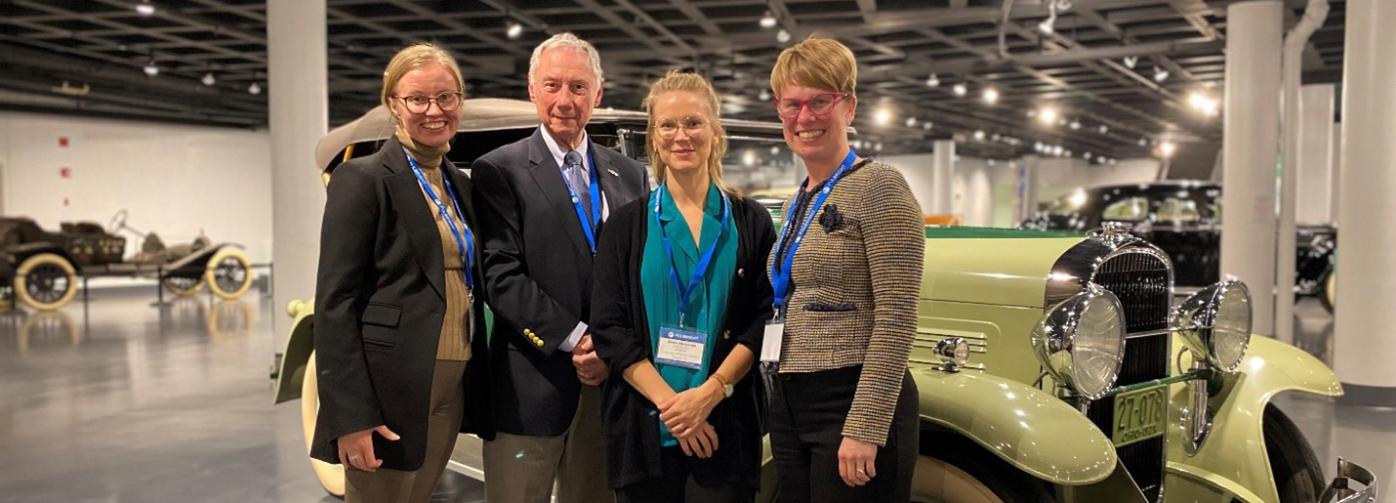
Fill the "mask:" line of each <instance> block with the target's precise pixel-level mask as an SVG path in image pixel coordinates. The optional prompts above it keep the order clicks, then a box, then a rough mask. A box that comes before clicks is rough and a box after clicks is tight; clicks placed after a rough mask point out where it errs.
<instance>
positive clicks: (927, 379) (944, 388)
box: [912, 368, 1117, 486]
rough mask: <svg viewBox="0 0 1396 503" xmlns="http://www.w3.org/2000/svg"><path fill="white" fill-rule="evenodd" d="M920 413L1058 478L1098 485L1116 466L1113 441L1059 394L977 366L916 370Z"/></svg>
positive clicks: (1036, 472)
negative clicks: (975, 369)
mask: <svg viewBox="0 0 1396 503" xmlns="http://www.w3.org/2000/svg"><path fill="white" fill-rule="evenodd" d="M912 377H913V378H914V379H915V380H916V387H917V389H918V391H919V397H920V400H921V402H920V410H921V420H922V421H924V422H928V423H932V424H935V425H939V426H942V427H945V428H948V429H950V430H953V431H955V432H956V433H959V434H960V435H963V436H965V437H966V438H969V439H970V440H973V441H974V442H975V443H977V444H979V445H980V446H982V447H983V448H984V449H986V450H988V451H989V452H992V453H994V455H996V456H998V457H999V458H1002V459H1003V460H1004V461H1005V462H1007V463H1008V464H1010V465H1012V466H1014V467H1016V468H1018V469H1020V470H1023V471H1024V472H1026V473H1028V474H1029V475H1032V476H1034V477H1037V478H1039V479H1042V480H1044V481H1047V482H1050V483H1053V484H1059V485H1067V486H1074V485H1082V484H1092V483H1095V482H1099V481H1101V480H1104V479H1105V478H1106V477H1109V476H1110V474H1111V472H1113V471H1114V470H1115V463H1116V461H1117V460H1116V457H1115V447H1114V445H1113V444H1112V443H1111V442H1110V439H1109V438H1107V437H1106V436H1105V434H1104V433H1101V431H1100V429H1099V428H1096V426H1095V424H1092V423H1091V421H1090V420H1089V419H1087V418H1086V416H1085V415H1083V414H1081V411H1079V410H1076V409H1075V408H1073V407H1072V406H1070V405H1068V404H1067V403H1066V402H1063V401H1062V400H1061V399H1059V398H1057V397H1056V396H1055V395H1053V394H1051V393H1049V392H1046V391H1042V390H1039V389H1037V388H1034V387H1031V386H1028V385H1025V384H1023V383H1020V382H1017V381H1011V380H1008V379H1004V378H1001V377H996V376H993V375H988V374H983V373H979V372H978V371H974V370H968V369H966V370H964V371H961V372H953V373H952V372H944V371H940V370H936V369H933V368H917V369H914V370H913V371H912Z"/></svg>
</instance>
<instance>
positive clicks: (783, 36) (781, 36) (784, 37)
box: [776, 28, 790, 44]
mask: <svg viewBox="0 0 1396 503" xmlns="http://www.w3.org/2000/svg"><path fill="white" fill-rule="evenodd" d="M789 41H790V32H788V31H785V28H781V29H780V31H778V32H776V42H780V43H782V44H784V43H786V42H789Z"/></svg>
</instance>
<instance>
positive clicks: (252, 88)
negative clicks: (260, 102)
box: [247, 82, 262, 95]
mask: <svg viewBox="0 0 1396 503" xmlns="http://www.w3.org/2000/svg"><path fill="white" fill-rule="evenodd" d="M247 94H252V95H257V94H262V86H259V85H257V83H256V82H253V83H251V84H249V85H248V86H247Z"/></svg>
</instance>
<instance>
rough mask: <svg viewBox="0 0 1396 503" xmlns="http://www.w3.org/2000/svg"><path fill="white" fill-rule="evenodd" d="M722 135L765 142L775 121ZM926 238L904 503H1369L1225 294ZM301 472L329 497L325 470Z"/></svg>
mask: <svg viewBox="0 0 1396 503" xmlns="http://www.w3.org/2000/svg"><path fill="white" fill-rule="evenodd" d="M385 121H386V118H385V116H384V114H383V112H382V110H381V109H380V110H376V111H374V112H370V113H369V114H368V115H367V116H365V117H364V118H362V119H360V120H358V121H356V122H354V123H351V124H349V125H346V126H344V127H343V128H340V129H337V130H335V131H333V132H331V133H330V134H329V135H328V136H326V138H325V139H324V140H323V141H322V142H321V144H320V146H319V150H318V158H319V160H320V166H321V168H322V169H323V170H324V173H325V176H326V177H328V176H330V173H331V171H332V170H333V168H334V166H335V165H337V164H338V162H339V161H341V160H343V159H347V158H350V157H352V156H355V155H363V154H364V153H367V152H372V150H373V148H374V145H373V143H374V142H375V141H377V140H380V139H382V138H384V137H386V136H387V135H388V134H390V133H391V128H390V127H389V126H386V125H385ZM533 124H535V122H534V118H533V109H532V106H531V105H529V104H527V103H524V102H514V101H509V100H489V99H477V100H472V101H471V102H468V103H467V106H466V111H465V117H464V119H463V120H462V121H461V128H460V131H461V132H460V133H459V134H460V135H463V136H471V137H472V138H471V140H470V141H462V142H458V143H459V144H463V145H471V146H472V147H471V148H484V146H482V145H481V144H482V143H484V138H494V139H495V140H497V141H496V142H495V143H492V144H491V145H499V144H502V143H503V142H505V141H512V139H513V138H521V137H523V135H526V134H528V133H529V132H530V129H531V128H532V127H534V126H533ZM643 129H644V116H643V115H640V114H636V113H634V112H617V111H609V110H607V111H603V110H598V111H597V114H596V115H595V116H594V117H593V119H592V125H591V126H589V131H591V132H592V135H593V138H597V139H599V140H600V139H603V138H606V139H610V140H615V141H614V142H611V143H609V144H611V145H615V146H617V147H618V148H620V149H621V151H622V152H624V153H626V154H628V155H632V157H636V156H635V155H634V154H635V152H636V151H635V148H636V146H638V145H642V143H637V141H643V134H644V132H643ZM728 130H729V132H731V133H732V134H733V135H734V136H740V137H746V138H751V139H759V138H763V137H764V138H766V139H767V140H768V141H770V142H772V145H776V142H779V141H780V140H779V138H780V134H779V131H778V129H776V128H775V126H774V125H764V124H760V123H744V122H741V121H732V123H731V124H729V126H728ZM505 131H510V132H512V133H511V134H507V135H506V134H504V132H505ZM476 136H478V137H481V139H476V138H474V137H476ZM602 141H607V140H602ZM485 150H488V149H487V148H486V149H485ZM482 152H483V151H482ZM452 154H453V158H455V157H454V156H455V155H456V154H457V150H456V149H453V151H452ZM475 155H478V153H477V154H475ZM926 239H927V243H926V257H925V273H924V275H923V276H922V277H921V278H919V281H920V284H921V294H920V302H919V305H918V313H917V315H918V318H919V324H918V327H917V334H916V343H915V347H914V349H913V351H912V356H911V358H910V361H909V362H908V365H909V366H910V368H911V369H912V375H913V376H914V378H915V379H916V384H917V387H918V389H919V391H920V410H921V448H920V451H921V456H920V458H919V459H918V462H917V467H916V475H915V481H914V485H913V493H914V497H913V499H914V500H915V501H929V502H947V503H960V502H971V503H979V502H994V503H1014V502H1063V503H1065V502H1082V503H1094V502H1110V503H1115V502H1120V503H1135V502H1140V503H1143V502H1149V503H1153V502H1158V501H1166V502H1215V503H1232V502H1244V503H1274V502H1280V503H1308V502H1314V501H1324V502H1325V503H1326V502H1332V501H1340V502H1344V503H1347V502H1371V501H1375V497H1376V481H1375V480H1373V478H1372V476H1371V474H1370V473H1368V472H1367V471H1366V470H1364V469H1362V468H1361V467H1359V466H1357V465H1355V464H1352V463H1349V462H1347V461H1342V460H1340V461H1339V464H1338V472H1337V475H1338V477H1337V478H1336V479H1335V480H1334V481H1333V483H1331V484H1329V485H1328V486H1327V490H1325V484H1324V477H1323V470H1322V467H1321V466H1320V465H1319V462H1318V460H1317V459H1316V457H1315V455H1314V452H1313V450H1312V448H1311V447H1310V446H1309V444H1308V442H1307V441H1306V440H1305V439H1304V438H1303V435H1302V434H1301V433H1300V432H1299V430H1298V429H1297V428H1296V427H1295V425H1294V423H1293V422H1291V421H1290V419H1289V418H1288V417H1286V416H1285V414H1284V413H1283V412H1282V411H1280V410H1279V409H1278V408H1276V407H1275V406H1273V405H1270V401H1271V399H1272V398H1274V397H1275V395H1277V394H1279V393H1282V392H1291V391H1292V392H1297V393H1307V394H1313V395H1321V396H1338V395H1341V394H1342V387H1341V386H1340V385H1339V383H1338V381H1337V379H1336V378H1335V376H1334V375H1333V373H1332V371H1330V370H1329V369H1328V368H1327V367H1325V366H1324V365H1323V364H1322V363H1321V362H1319V361H1318V360H1317V359H1315V358H1314V357H1312V356H1310V355H1309V354H1307V353H1305V352H1303V351H1301V350H1299V349H1297V348H1295V347H1293V346H1290V345H1287V344H1284V343H1281V342H1277V341H1275V340H1273V339H1270V338H1266V337H1259V336H1256V337H1252V336H1251V334H1250V327H1251V308H1250V294H1249V292H1248V290H1247V288H1246V286H1245V285H1244V284H1243V283H1241V282H1239V281H1236V280H1234V279H1228V280H1226V281H1222V282H1220V283H1217V284H1215V285H1212V286H1210V287H1207V288H1204V289H1202V291H1200V292H1198V293H1196V294H1194V295H1192V296H1191V297H1189V298H1187V299H1186V300H1185V301H1184V302H1183V303H1182V304H1180V305H1179V306H1177V307H1176V308H1175V307H1173V306H1172V297H1173V281H1174V277H1173V266H1172V264H1171V262H1170V261H1169V259H1168V256H1167V255H1166V254H1164V253H1163V252H1161V251H1160V250H1159V249H1158V248H1157V247H1155V246H1153V245H1151V244H1149V243H1147V242H1145V241H1142V240H1140V239H1137V238H1135V237H1133V236H1131V235H1129V234H1128V233H1127V231H1126V229H1125V228H1121V227H1116V226H1109V227H1107V228H1105V229H1103V230H1101V231H1099V232H1096V233H1092V234H1089V235H1079V234H1067V233H1049V232H1041V231H1023V230H1006V229H979V228H962V227H927V229H926ZM907 281H918V278H907ZM290 314H291V315H292V316H294V317H295V318H296V320H295V323H294V325H293V328H292V332H291V336H290V339H289V341H288V343H287V347H286V350H285V352H284V354H283V355H282V358H281V362H280V369H281V370H280V372H279V374H278V377H279V378H278V382H277V386H276V401H277V403H280V402H284V401H287V400H293V399H296V398H302V401H301V410H302V417H303V418H304V421H303V424H304V428H305V436H306V439H307V440H306V441H307V442H309V441H310V440H309V439H310V436H311V435H310V433H311V432H312V431H313V427H314V420H315V411H316V407H317V403H316V400H315V398H314V397H315V396H316V390H317V383H316V381H315V378H314V375H315V372H314V363H313V362H314V359H313V347H311V346H312V344H313V341H312V337H311V333H312V327H313V324H314V315H313V309H312V308H311V306H310V305H308V304H306V303H303V302H293V303H292V305H291V306H290ZM461 440H462V441H461V442H459V443H458V446H457V449H456V452H455V455H454V456H453V457H452V461H451V464H450V467H451V468H452V469H453V470H456V471H460V472H463V473H466V474H468V475H471V476H474V477H476V478H481V477H482V476H483V474H482V473H481V472H480V471H479V470H478V469H477V467H478V466H480V465H479V456H478V445H479V443H478V442H479V441H478V439H475V438H473V437H470V436H463V437H462V438H461ZM766 461H767V462H766V464H765V466H764V468H763V473H762V481H763V487H762V493H761V495H760V496H759V498H758V500H759V501H772V500H773V499H774V497H775V494H774V489H775V484H774V480H775V473H774V466H773V464H772V463H770V462H769V461H770V457H769V452H768V455H767V456H766ZM310 463H311V464H312V465H313V466H314V469H315V472H316V475H317V477H319V479H320V481H321V483H322V484H323V485H324V486H325V488H326V489H327V490H328V491H329V492H331V493H334V494H342V492H343V472H342V471H340V468H339V467H338V466H336V465H328V464H324V463H321V462H319V461H314V460H312V461H310ZM1350 485H1351V486H1352V487H1349V486H1350Z"/></svg>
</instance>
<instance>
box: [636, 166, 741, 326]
mask: <svg viewBox="0 0 1396 503" xmlns="http://www.w3.org/2000/svg"><path fill="white" fill-rule="evenodd" d="M718 194H720V195H721V196H722V220H721V222H722V226H721V227H719V228H718V231H717V232H718V234H717V239H714V240H713V244H712V246H709V247H708V249H707V251H704V252H703V254H702V255H700V256H699V258H698V264H697V265H695V266H694V267H693V276H692V277H690V278H689V279H688V286H687V287H684V285H683V283H682V282H680V281H679V271H678V267H676V266H674V244H673V243H672V242H670V240H669V234H667V233H665V232H664V224H662V223H661V222H660V221H659V215H660V213H661V212H662V210H661V209H660V208H661V206H660V205H661V203H663V201H664V185H663V184H660V186H659V188H658V189H655V195H654V223H655V227H656V228H657V229H658V230H659V236H660V241H661V242H662V243H664V254H665V255H667V256H668V259H669V280H670V281H673V282H674V288H675V289H677V290H678V292H679V317H680V320H679V325H683V320H682V318H683V312H684V307H685V306H687V305H688V298H689V296H691V295H693V292H696V291H698V285H699V284H700V283H702V282H703V277H704V276H706V275H707V273H708V268H709V267H711V266H712V263H713V255H716V254H717V248H718V246H720V245H721V244H722V237H723V235H724V234H726V233H727V224H728V222H730V221H731V219H732V202H731V201H729V200H728V199H727V194H723V193H722V191H720V190H719V191H718ZM680 220H682V218H680ZM699 229H700V230H699V235H698V236H696V237H697V238H698V239H699V240H700V241H701V240H702V231H701V229H702V227H701V226H700V227H699Z"/></svg>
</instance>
